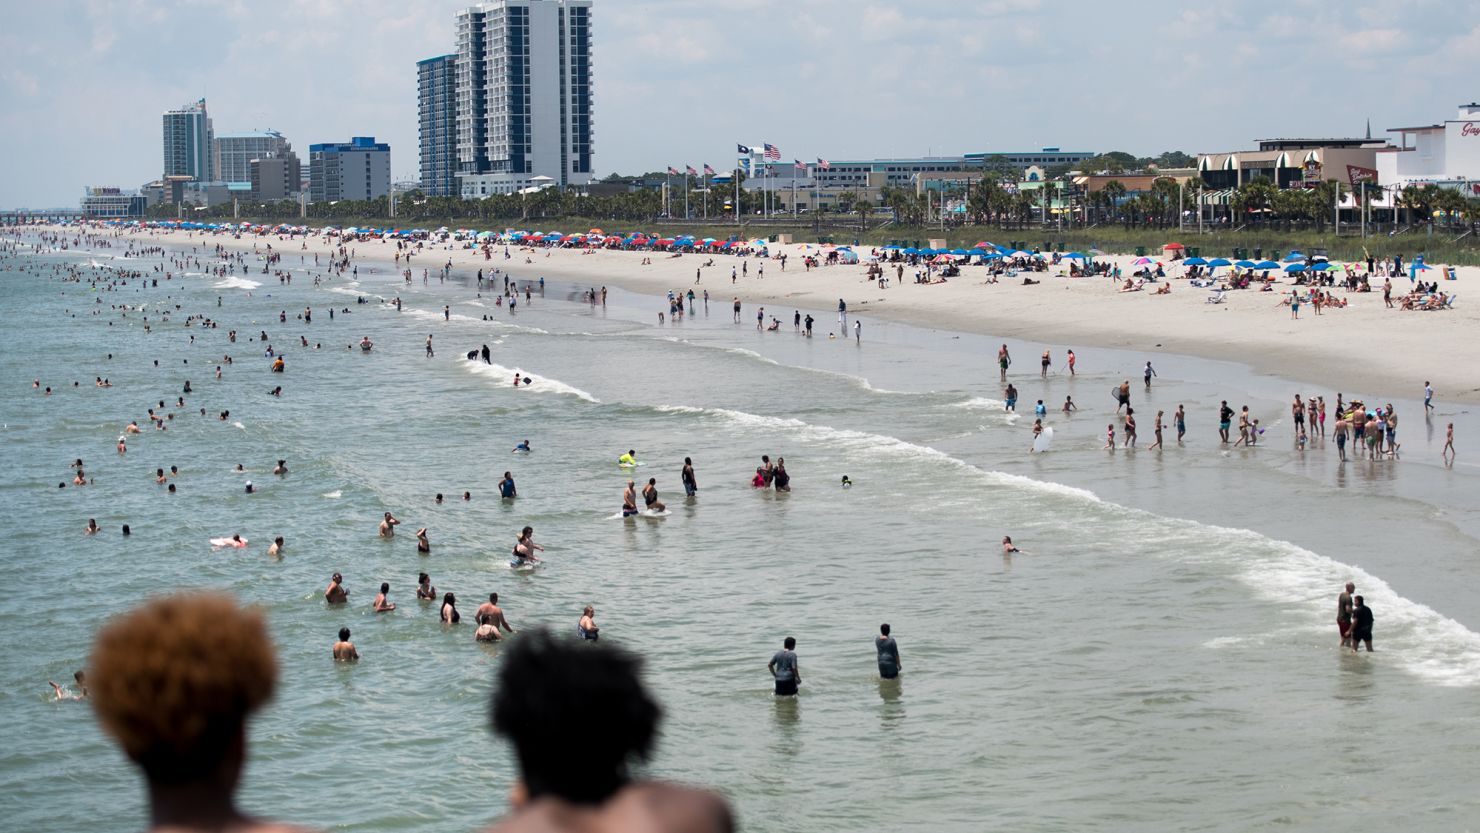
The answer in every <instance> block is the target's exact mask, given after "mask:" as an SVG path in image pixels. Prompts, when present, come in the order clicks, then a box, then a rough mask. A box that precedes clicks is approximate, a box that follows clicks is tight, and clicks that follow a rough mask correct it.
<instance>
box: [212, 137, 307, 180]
mask: <svg viewBox="0 0 1480 833" xmlns="http://www.w3.org/2000/svg"><path fill="white" fill-rule="evenodd" d="M214 145H215V154H216V159H215V165H216V176H215V178H216V179H218V180H221V181H222V182H251V181H252V168H251V165H252V160H253V159H265V158H267V157H269V156H286V155H287V154H290V153H292V152H293V146H292V145H291V144H289V143H288V140H287V139H285V138H283V134H281V133H279V132H277V131H276V130H262V131H253V132H249V133H225V134H222V135H220V136H217V137H216V140H215V142H214Z"/></svg>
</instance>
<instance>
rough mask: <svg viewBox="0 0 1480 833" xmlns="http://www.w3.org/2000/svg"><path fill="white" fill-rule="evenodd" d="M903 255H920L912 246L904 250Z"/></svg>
mask: <svg viewBox="0 0 1480 833" xmlns="http://www.w3.org/2000/svg"><path fill="white" fill-rule="evenodd" d="M904 253H905V254H907V255H917V254H919V253H920V250H919V249H917V248H915V247H914V246H911V247H909V248H908V249H905V250H904Z"/></svg>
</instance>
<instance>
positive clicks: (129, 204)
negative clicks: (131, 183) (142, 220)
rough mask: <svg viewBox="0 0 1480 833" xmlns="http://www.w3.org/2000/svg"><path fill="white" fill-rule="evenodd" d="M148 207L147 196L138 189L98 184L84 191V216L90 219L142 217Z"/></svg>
mask: <svg viewBox="0 0 1480 833" xmlns="http://www.w3.org/2000/svg"><path fill="white" fill-rule="evenodd" d="M147 207H148V200H147V198H145V196H144V195H143V194H140V193H139V192H138V191H125V190H123V189H122V188H115V187H112V186H96V187H91V188H84V189H83V192H82V216H84V217H86V218H88V219H120V218H129V217H142V216H144V210H145V209H146V208H147Z"/></svg>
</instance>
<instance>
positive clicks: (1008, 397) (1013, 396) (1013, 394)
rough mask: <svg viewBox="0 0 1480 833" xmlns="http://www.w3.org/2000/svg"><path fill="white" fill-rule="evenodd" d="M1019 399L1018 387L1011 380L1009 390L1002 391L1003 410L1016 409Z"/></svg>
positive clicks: (1008, 385)
mask: <svg viewBox="0 0 1480 833" xmlns="http://www.w3.org/2000/svg"><path fill="white" fill-rule="evenodd" d="M1017 401H1018V389H1017V388H1016V387H1014V386H1013V384H1012V383H1011V382H1008V383H1007V390H1005V391H1003V392H1002V410H1004V411H1016V410H1017Z"/></svg>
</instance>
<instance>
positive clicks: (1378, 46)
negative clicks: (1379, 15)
mask: <svg viewBox="0 0 1480 833" xmlns="http://www.w3.org/2000/svg"><path fill="white" fill-rule="evenodd" d="M1404 38H1405V35H1404V33H1403V32H1400V31H1398V30H1397V29H1366V30H1362V31H1357V32H1347V33H1346V34H1343V35H1342V36H1341V40H1340V41H1339V42H1340V44H1341V46H1342V48H1343V49H1350V50H1354V51H1357V52H1361V53H1365V54H1369V55H1370V54H1373V53H1383V52H1392V51H1394V50H1396V49H1399V48H1401V47H1402V46H1403V41H1404Z"/></svg>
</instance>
